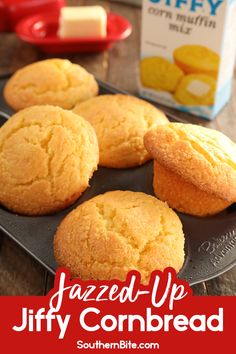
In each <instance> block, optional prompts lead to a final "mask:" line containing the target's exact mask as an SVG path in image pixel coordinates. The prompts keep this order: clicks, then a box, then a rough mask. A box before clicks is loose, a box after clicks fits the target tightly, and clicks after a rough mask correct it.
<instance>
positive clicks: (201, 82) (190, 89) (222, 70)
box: [139, 0, 236, 119]
mask: <svg viewBox="0 0 236 354" xmlns="http://www.w3.org/2000/svg"><path fill="white" fill-rule="evenodd" d="M235 51H236V0H143V13H142V42H141V60H140V78H139V81H140V82H139V86H140V94H141V95H142V96H143V97H146V98H149V99H151V100H154V101H157V102H160V103H161V104H164V105H167V106H171V107H175V108H177V109H179V110H181V111H185V112H190V113H192V114H195V115H199V116H202V117H205V118H209V119H212V118H214V117H215V116H216V115H217V113H218V112H219V111H220V110H221V108H222V107H223V106H224V105H225V103H226V102H227V101H228V100H229V98H230V93H231V81H232V76H233V69H234V59H235Z"/></svg>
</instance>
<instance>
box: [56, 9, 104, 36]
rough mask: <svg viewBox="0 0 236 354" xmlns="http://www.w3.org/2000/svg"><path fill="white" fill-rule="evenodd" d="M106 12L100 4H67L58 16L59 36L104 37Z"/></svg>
mask: <svg viewBox="0 0 236 354" xmlns="http://www.w3.org/2000/svg"><path fill="white" fill-rule="evenodd" d="M106 34H107V14H106V11H105V10H104V8H103V7H102V6H73V7H72V6H67V7H63V8H62V9H61V13H60V18H59V31H58V36H59V37H60V38H89V37H98V38H103V37H106Z"/></svg>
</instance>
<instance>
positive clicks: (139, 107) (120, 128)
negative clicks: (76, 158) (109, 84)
mask: <svg viewBox="0 0 236 354" xmlns="http://www.w3.org/2000/svg"><path fill="white" fill-rule="evenodd" d="M74 112H75V113H77V114H79V115H81V116H82V117H84V118H85V119H87V120H88V121H89V122H90V123H91V124H92V126H93V127H94V129H95V131H96V134H97V137H98V143H99V150H100V158H99V164H100V165H101V166H105V167H113V168H127V167H133V166H138V165H141V164H143V163H145V162H146V161H148V160H149V159H150V158H151V157H150V155H149V154H148V152H147V150H146V149H145V147H144V144H143V137H144V135H145V133H146V132H147V131H148V130H149V129H151V128H153V127H154V126H156V125H158V124H166V123H167V122H168V120H167V118H166V116H165V115H164V113H162V112H161V111H159V110H158V109H157V108H155V107H154V106H152V105H151V104H150V103H148V102H146V101H143V100H141V99H139V98H136V97H133V96H128V95H103V96H98V97H94V98H91V99H90V100H88V101H86V102H83V103H81V104H79V105H77V106H76V107H75V109H74Z"/></svg>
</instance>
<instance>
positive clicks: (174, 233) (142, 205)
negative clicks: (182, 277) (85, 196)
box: [54, 191, 184, 283]
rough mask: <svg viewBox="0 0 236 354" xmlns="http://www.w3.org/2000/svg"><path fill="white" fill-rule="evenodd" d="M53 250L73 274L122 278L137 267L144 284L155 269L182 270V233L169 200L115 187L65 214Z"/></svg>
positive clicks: (93, 277) (60, 262) (95, 277)
mask: <svg viewBox="0 0 236 354" xmlns="http://www.w3.org/2000/svg"><path fill="white" fill-rule="evenodd" d="M54 254H55V258H56V261H57V262H58V264H59V265H60V266H64V267H67V268H69V269H70V271H71V273H72V276H73V277H80V278H81V279H85V280H86V279H99V280H111V279H114V278H116V279H120V280H124V279H125V278H126V275H127V272H128V271H130V270H133V269H135V270H138V271H139V272H140V273H141V276H142V282H143V283H148V280H149V276H150V273H151V272H152V271H153V270H155V269H159V270H163V269H164V268H166V267H168V266H171V267H173V268H174V269H176V271H179V270H180V269H181V267H182V265H183V263H184V234H183V231H182V224H181V221H180V220H179V218H178V216H177V215H176V214H175V213H174V212H173V210H171V209H170V208H169V207H168V206H167V204H165V203H163V202H161V201H159V200H158V199H156V198H155V197H152V196H150V195H147V194H144V193H139V192H130V191H113V192H108V193H105V194H103V195H98V196H97V197H95V198H92V199H90V200H89V201H87V202H85V203H83V204H81V205H80V206H78V207H77V208H76V209H75V210H73V211H72V212H71V213H70V214H69V215H67V216H66V218H65V219H64V220H63V221H62V223H61V225H60V226H59V228H58V230H57V233H56V235H55V239H54Z"/></svg>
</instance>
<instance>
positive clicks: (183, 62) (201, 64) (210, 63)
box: [173, 45, 220, 78]
mask: <svg viewBox="0 0 236 354" xmlns="http://www.w3.org/2000/svg"><path fill="white" fill-rule="evenodd" d="M173 56H174V60H175V63H176V65H178V66H179V67H180V68H181V69H182V70H183V71H184V72H185V73H187V74H206V75H210V76H213V77H214V78H216V77H217V75H218V70H219V65H220V57H219V55H218V54H217V53H215V52H213V51H212V50H211V49H209V48H207V47H204V46H201V45H184V46H182V47H179V48H177V49H176V50H175V51H174V54H173Z"/></svg>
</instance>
